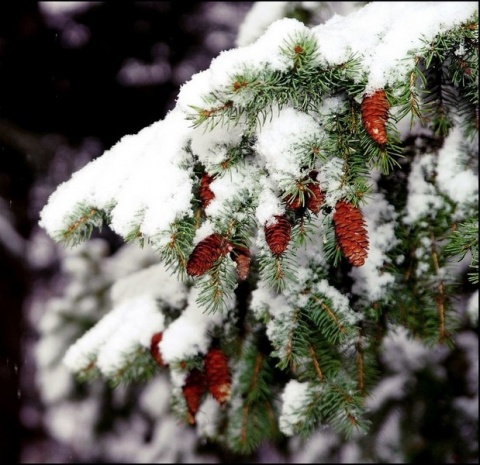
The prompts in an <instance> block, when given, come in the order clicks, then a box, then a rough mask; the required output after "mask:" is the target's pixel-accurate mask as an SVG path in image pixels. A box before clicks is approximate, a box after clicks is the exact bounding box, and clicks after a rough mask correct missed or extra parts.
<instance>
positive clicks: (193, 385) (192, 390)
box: [182, 368, 207, 425]
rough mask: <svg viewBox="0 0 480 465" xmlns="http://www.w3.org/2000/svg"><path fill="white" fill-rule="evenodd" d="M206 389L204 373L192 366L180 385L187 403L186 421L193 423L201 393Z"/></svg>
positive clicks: (201, 396) (200, 400)
mask: <svg viewBox="0 0 480 465" xmlns="http://www.w3.org/2000/svg"><path fill="white" fill-rule="evenodd" d="M206 391H207V382H206V379H205V374H204V373H203V371H200V370H199V369H198V368H193V369H192V370H191V371H190V372H189V373H188V374H187V377H186V379H185V383H184V384H183V386H182V393H183V397H184V399H185V402H186V404H187V410H188V423H189V424H190V425H194V424H195V415H196V414H197V412H198V408H199V407H200V403H201V402H202V398H203V395H204V394H205V393H206Z"/></svg>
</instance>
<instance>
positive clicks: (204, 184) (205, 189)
mask: <svg viewBox="0 0 480 465" xmlns="http://www.w3.org/2000/svg"><path fill="white" fill-rule="evenodd" d="M214 179H215V178H214V177H213V176H210V175H209V174H208V173H204V174H203V176H202V177H201V178H200V189H199V191H198V195H199V197H200V202H201V204H202V208H203V209H204V210H205V208H207V206H208V205H209V204H210V202H211V201H212V200H213V199H214V198H215V194H214V193H213V192H212V191H211V190H210V184H211V182H212V181H213V180H214Z"/></svg>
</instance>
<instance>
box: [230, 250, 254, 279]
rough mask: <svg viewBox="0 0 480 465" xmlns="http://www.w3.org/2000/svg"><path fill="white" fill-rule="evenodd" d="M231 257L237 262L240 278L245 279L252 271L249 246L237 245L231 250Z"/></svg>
mask: <svg viewBox="0 0 480 465" xmlns="http://www.w3.org/2000/svg"><path fill="white" fill-rule="evenodd" d="M230 258H231V259H232V260H233V261H234V262H235V263H236V264H237V274H238V277H239V279H241V280H242V281H245V279H247V277H248V273H249V272H250V250H249V249H248V248H247V247H243V246H241V245H237V246H235V247H234V248H233V250H232V251H231V252H230Z"/></svg>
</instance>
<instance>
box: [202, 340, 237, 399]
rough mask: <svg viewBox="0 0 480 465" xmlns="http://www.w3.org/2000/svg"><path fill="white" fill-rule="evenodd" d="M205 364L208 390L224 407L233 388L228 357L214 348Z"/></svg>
mask: <svg viewBox="0 0 480 465" xmlns="http://www.w3.org/2000/svg"><path fill="white" fill-rule="evenodd" d="M203 363H204V367H205V378H206V381H207V389H208V391H209V392H210V394H212V396H213V397H214V399H215V400H216V401H217V402H218V403H219V404H221V405H223V404H224V403H225V402H226V401H227V400H228V399H229V398H230V387H231V378H230V370H229V368H228V360H227V357H226V356H225V354H224V353H223V352H222V351H221V350H220V349H217V348H212V349H210V350H209V351H208V352H207V353H206V355H205V357H204V359H203Z"/></svg>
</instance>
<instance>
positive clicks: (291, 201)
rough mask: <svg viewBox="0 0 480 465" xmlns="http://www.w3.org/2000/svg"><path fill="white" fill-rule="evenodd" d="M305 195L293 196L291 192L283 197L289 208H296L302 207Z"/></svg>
mask: <svg viewBox="0 0 480 465" xmlns="http://www.w3.org/2000/svg"><path fill="white" fill-rule="evenodd" d="M304 199H305V197H304V198H303V199H302V196H300V195H297V196H296V197H295V196H293V195H292V194H288V195H287V196H286V197H285V205H286V207H287V208H288V209H289V210H298V209H299V208H302V207H303V200H304Z"/></svg>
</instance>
